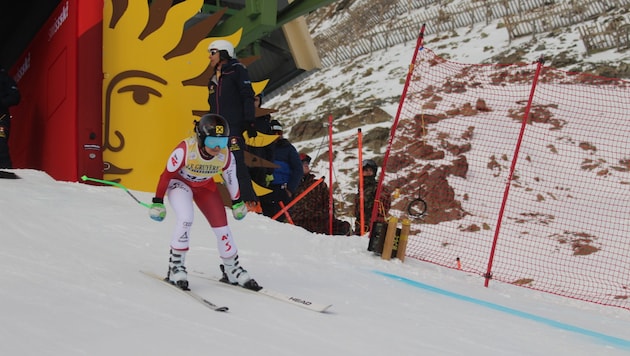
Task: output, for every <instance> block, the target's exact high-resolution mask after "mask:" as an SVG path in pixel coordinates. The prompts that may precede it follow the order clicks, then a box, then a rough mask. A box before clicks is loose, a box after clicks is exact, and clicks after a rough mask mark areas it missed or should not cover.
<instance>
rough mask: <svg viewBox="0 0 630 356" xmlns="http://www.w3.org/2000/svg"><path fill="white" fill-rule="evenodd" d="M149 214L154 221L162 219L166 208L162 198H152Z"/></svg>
mask: <svg viewBox="0 0 630 356" xmlns="http://www.w3.org/2000/svg"><path fill="white" fill-rule="evenodd" d="M149 216H150V217H151V219H153V220H155V221H162V220H164V218H165V217H166V208H165V207H164V199H162V198H153V204H151V207H150V208H149Z"/></svg>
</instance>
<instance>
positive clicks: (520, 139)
mask: <svg viewBox="0 0 630 356" xmlns="http://www.w3.org/2000/svg"><path fill="white" fill-rule="evenodd" d="M544 62H545V61H544V60H543V58H542V57H541V58H540V59H539V60H538V66H537V67H536V74H534V81H533V82H532V89H531V90H530V93H529V99H528V101H527V106H526V107H525V112H524V113H523V121H522V122H521V131H520V132H519V135H518V141H516V147H515V148H514V156H513V158H512V164H511V165H510V171H509V173H508V177H507V179H506V182H505V191H504V192H503V201H502V202H501V209H500V210H499V216H498V218H497V228H496V230H495V231H494V239H493V240H492V248H491V249H490V257H489V258H488V269H487V271H486V274H485V275H484V277H485V281H484V286H486V287H488V284H489V283H490V278H492V262H493V260H494V252H495V250H496V247H497V240H498V239H499V231H500V230H501V222H502V220H503V213H504V212H505V205H506V202H507V200H508V196H509V193H510V186H511V183H512V177H513V176H514V169H515V167H516V162H517V161H518V154H519V151H520V148H521V143H522V142H523V134H524V133H525V127H527V119H528V118H529V113H530V111H531V108H532V101H533V100H534V93H535V92H536V84H538V78H539V77H540V70H541V69H542V66H543V64H544Z"/></svg>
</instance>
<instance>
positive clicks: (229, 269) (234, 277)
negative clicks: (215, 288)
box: [220, 255, 262, 292]
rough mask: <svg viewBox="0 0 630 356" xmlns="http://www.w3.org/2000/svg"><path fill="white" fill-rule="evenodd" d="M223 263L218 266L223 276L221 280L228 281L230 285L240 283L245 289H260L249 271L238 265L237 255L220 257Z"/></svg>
mask: <svg viewBox="0 0 630 356" xmlns="http://www.w3.org/2000/svg"><path fill="white" fill-rule="evenodd" d="M222 260H223V264H222V265H221V266H220V268H221V272H222V273H223V276H222V277H221V282H223V283H229V284H232V285H237V284H238V285H240V286H241V287H243V288H245V289H250V290H253V291H256V292H257V291H259V290H261V289H262V287H261V286H259V285H258V283H257V282H256V281H255V280H254V279H253V278H251V277H250V276H249V273H247V271H246V270H245V269H244V268H243V267H241V266H240V264H239V262H238V255H234V257H231V258H222Z"/></svg>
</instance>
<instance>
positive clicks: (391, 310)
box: [0, 170, 630, 356]
mask: <svg viewBox="0 0 630 356" xmlns="http://www.w3.org/2000/svg"><path fill="white" fill-rule="evenodd" d="M15 172H16V173H17V174H19V175H20V176H22V177H23V179H18V180H2V181H0V196H2V205H3V208H2V213H1V214H0V226H2V233H1V234H0V236H1V239H2V246H3V247H2V249H1V250H0V251H1V252H0V256H1V259H0V261H1V262H0V266H1V270H2V273H1V274H0V284H1V285H2V288H1V289H0V315H2V318H1V320H2V322H1V323H0V325H1V327H0V335H2V342H0V354H2V355H38V356H41V355H66V356H67V355H91V356H94V355H114V354H116V355H173V354H180V355H207V354H218V355H220V354H230V355H251V354H257V355H382V354H396V355H419V354H423V355H481V354H483V355H502V356H504V355H561V354H567V355H569V354H570V355H589V356H590V355H604V354H605V355H627V354H628V353H630V313H628V311H627V310H624V309H619V308H611V307H601V306H598V305H595V304H592V303H584V302H579V301H575V300H572V299H567V298H561V297H557V296H553V295H549V294H544V293H538V292H535V291H532V290H529V289H526V288H520V287H515V286H511V285H506V284H501V283H492V284H490V286H489V288H484V287H483V281H482V279H481V278H480V277H478V276H473V275H467V274H465V273H462V272H458V271H453V270H448V269H443V268H440V267H436V266H434V265H430V264H427V263H422V262H419V261H416V260H413V259H407V260H406V261H405V262H404V263H401V262H400V261H398V260H392V261H383V260H381V259H380V258H378V257H376V256H374V255H372V254H371V253H370V252H368V251H366V247H367V239H366V238H362V237H356V236H354V237H339V236H335V237H331V236H323V235H314V234H311V233H308V232H306V231H304V230H302V229H301V228H298V227H294V226H291V225H287V224H282V223H277V222H275V221H271V220H269V219H268V218H266V217H263V216H260V215H254V214H251V215H248V216H247V217H246V218H245V219H244V220H242V221H234V220H233V219H232V218H231V215H229V216H230V218H229V220H230V224H231V226H232V229H233V231H234V234H235V238H236V242H237V244H238V246H239V249H240V255H241V260H242V263H243V264H244V266H245V267H246V268H247V269H248V270H249V271H250V272H251V274H252V275H253V276H254V277H255V278H256V279H257V280H258V281H259V282H260V283H261V284H262V285H263V286H267V287H268V288H271V289H273V290H277V291H281V292H284V293H287V294H291V295H294V296H297V297H304V298H308V299H311V300H313V301H318V302H322V303H331V304H333V306H332V308H331V309H330V310H329V311H328V312H327V313H315V312H312V311H308V310H305V309H303V308H299V307H296V306H293V305H290V304H287V303H283V302H279V301H277V300H274V299H271V298H268V297H265V296H258V295H253V294H251V293H244V292H241V291H239V290H232V289H231V287H227V286H223V285H217V284H213V283H212V282H209V281H206V280H203V279H199V278H195V277H192V276H191V277H190V283H191V287H192V288H193V290H195V291H197V292H198V293H199V294H201V295H203V296H204V297H206V298H208V299H209V300H211V301H213V302H215V303H217V304H225V305H227V306H229V308H230V311H229V312H227V313H219V312H213V311H211V310H209V309H207V308H205V307H204V306H202V305H201V304H199V303H197V302H196V301H194V300H192V299H191V298H188V297H187V296H185V295H182V294H181V293H179V292H177V291H176V290H174V289H172V288H169V287H167V286H165V285H163V284H161V282H159V281H156V280H154V279H151V278H148V277H146V276H145V275H143V274H142V273H140V272H139V271H140V270H148V271H153V272H156V273H165V271H166V268H167V261H168V245H169V241H170V234H171V230H172V228H173V223H174V219H173V218H174V217H173V216H172V215H169V214H172V211H170V206H169V205H168V203H167V209H168V210H169V214H167V218H166V220H165V221H163V222H162V223H157V222H155V221H153V220H151V219H149V217H148V212H147V209H146V208H144V207H142V206H141V205H139V204H137V203H136V202H135V201H133V200H132V199H131V197H129V196H128V195H127V194H126V193H125V192H124V191H123V190H120V189H118V188H113V187H95V186H88V185H85V184H80V183H68V182H56V181H54V180H53V179H51V178H50V177H49V176H48V175H46V174H45V173H42V172H38V171H32V170H16V171H15ZM156 179H157V178H156ZM132 193H133V194H134V195H135V196H136V197H138V198H139V199H140V200H142V201H145V202H147V201H150V198H151V194H150V193H143V192H132ZM196 217H197V220H196V223H195V225H194V226H193V229H192V236H191V251H190V252H189V254H188V261H187V265H188V269H189V270H190V271H197V272H202V273H206V274H210V275H217V276H218V274H219V269H218V264H219V261H220V260H219V258H218V254H217V251H216V243H215V238H214V236H213V234H212V232H211V231H210V229H209V227H208V225H207V224H206V222H205V221H204V219H203V217H202V216H201V214H200V213H199V212H198V211H197V214H196Z"/></svg>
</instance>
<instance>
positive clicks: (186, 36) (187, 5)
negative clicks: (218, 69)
mask: <svg viewBox="0 0 630 356" xmlns="http://www.w3.org/2000/svg"><path fill="white" fill-rule="evenodd" d="M171 3H172V1H171V0H155V1H152V3H151V5H148V3H147V1H129V0H106V1H105V6H104V9H103V72H104V79H103V135H104V136H103V147H104V151H103V160H104V162H105V167H104V178H105V179H107V180H111V181H116V182H120V183H122V184H124V185H125V186H126V187H128V188H130V189H135V190H141V191H152V190H153V189H155V185H156V182H157V180H158V177H159V175H160V173H161V172H162V170H163V169H164V165H165V162H166V159H167V158H168V155H169V153H170V152H171V150H172V149H173V147H175V145H177V143H178V142H179V141H181V140H182V139H183V138H185V137H187V136H189V135H192V134H193V121H194V120H195V119H198V116H199V115H201V114H203V113H205V112H207V111H208V104H207V95H208V92H207V82H208V79H209V78H210V76H211V74H212V69H211V67H210V65H209V64H210V61H209V59H208V51H207V48H208V45H209V44H210V43H211V42H212V41H214V40H216V39H217V38H205V34H207V33H209V32H210V30H212V28H214V26H215V25H216V23H217V22H218V20H219V19H220V18H221V16H222V15H223V12H219V13H216V14H214V15H212V16H209V17H207V18H206V19H204V20H202V21H200V22H198V23H197V24H195V25H194V26H192V27H190V28H188V29H186V30H184V24H185V23H186V21H187V20H189V19H190V18H191V17H193V16H194V15H195V14H197V13H198V12H199V9H201V6H202V5H203V0H187V1H184V2H180V3H178V4H177V5H174V6H172V7H171ZM240 37H241V30H239V31H237V32H236V33H234V34H233V35H230V36H228V37H221V39H225V40H228V41H230V42H231V43H233V44H234V46H235V47H236V46H237V45H238V43H239V41H240Z"/></svg>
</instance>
